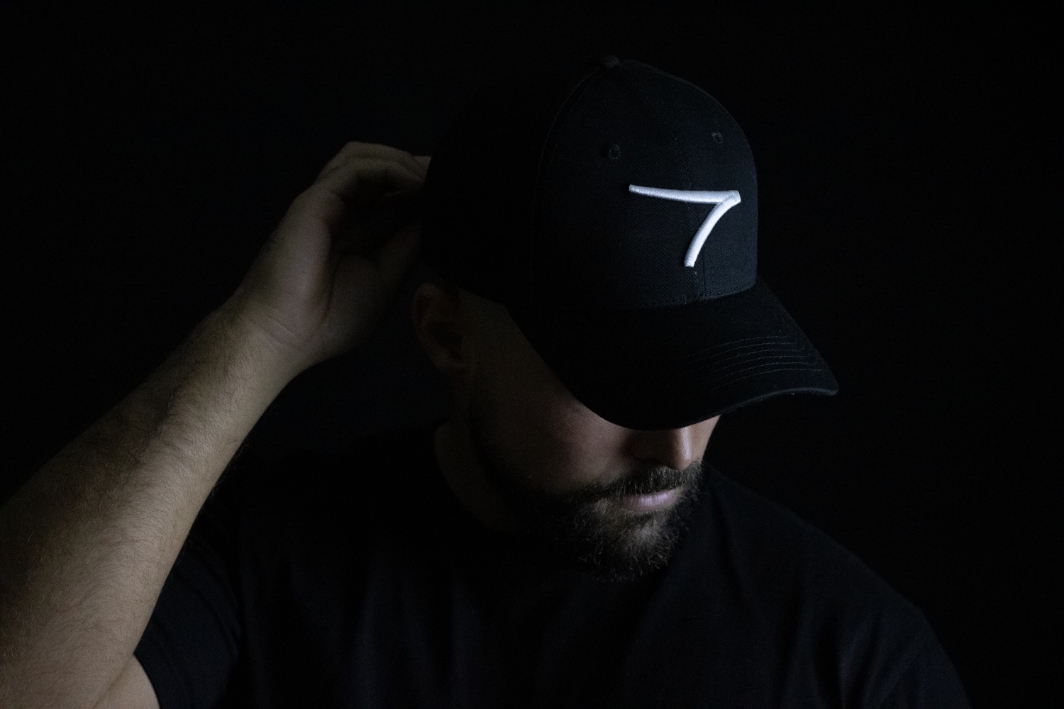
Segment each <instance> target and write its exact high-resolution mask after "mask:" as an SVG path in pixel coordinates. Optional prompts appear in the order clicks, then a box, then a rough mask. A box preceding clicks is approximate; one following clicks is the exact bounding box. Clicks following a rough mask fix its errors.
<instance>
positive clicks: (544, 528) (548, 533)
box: [468, 396, 703, 581]
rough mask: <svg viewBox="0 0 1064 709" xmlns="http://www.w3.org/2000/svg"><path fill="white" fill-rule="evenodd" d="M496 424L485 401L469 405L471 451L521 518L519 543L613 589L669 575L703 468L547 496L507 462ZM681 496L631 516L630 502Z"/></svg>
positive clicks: (648, 471) (636, 475)
mask: <svg viewBox="0 0 1064 709" xmlns="http://www.w3.org/2000/svg"><path fill="white" fill-rule="evenodd" d="M498 421H499V419H498V417H496V416H493V415H492V412H491V408H490V406H489V405H488V403H487V401H485V400H484V399H483V398H481V397H476V396H474V397H472V398H471V399H470V401H469V410H468V424H469V434H470V438H471V442H472V445H473V448H474V449H475V450H476V452H477V455H478V456H479V458H480V461H481V463H482V465H483V468H484V472H485V475H486V476H487V478H488V481H489V483H490V484H492V485H493V486H494V487H495V489H496V490H497V491H498V492H499V494H500V495H501V496H502V498H503V500H504V501H505V503H506V504H507V506H508V507H509V509H510V510H511V511H512V512H513V513H514V514H515V515H516V516H517V518H518V520H519V522H520V525H521V529H520V531H519V534H520V536H521V537H522V538H523V539H524V540H525V541H526V542H527V543H530V544H531V545H532V546H533V548H535V549H536V550H538V551H539V552H541V553H543V554H544V555H545V556H546V557H547V558H548V559H549V560H550V561H553V562H555V563H562V564H573V565H576V566H578V567H580V568H582V569H584V570H585V571H588V572H590V573H591V574H592V575H594V576H597V577H599V578H602V579H606V580H611V581H627V580H632V579H635V578H638V577H640V576H643V575H645V574H647V573H649V572H652V571H655V570H657V569H660V568H662V567H664V566H665V565H666V564H667V563H668V561H669V559H670V558H671V557H672V554H673V552H674V550H675V548H676V546H677V545H678V544H679V542H680V540H681V538H682V537H683V533H684V531H685V530H686V528H687V526H688V524H689V521H690V517H691V514H692V512H693V509H694V504H695V502H696V501H697V498H698V492H699V489H700V487H701V485H700V483H701V480H702V476H703V471H702V461H701V460H696V461H695V462H694V463H692V464H691V465H690V466H688V467H687V468H685V469H684V470H676V469H674V468H669V467H667V466H663V465H658V466H646V467H643V468H640V469H637V470H635V471H632V472H630V473H629V474H627V475H625V476H624V477H621V478H618V479H616V480H614V481H613V482H610V483H603V484H593V485H589V486H586V487H584V488H581V489H580V490H577V491H575V492H569V493H564V494H557V493H548V492H545V491H542V490H538V489H535V488H533V487H531V486H529V485H528V484H527V483H525V482H524V481H525V480H527V479H528V476H527V475H523V474H522V471H521V465H520V461H511V460H507V458H506V456H505V455H504V453H503V451H502V448H501V446H500V445H499V443H498V441H499V437H498V436H497V435H496V431H497V426H498ZM672 489H677V493H678V494H677V499H676V500H675V502H674V503H673V504H672V505H671V506H669V507H667V508H665V509H662V510H654V511H647V512H642V513H638V512H633V511H632V510H629V509H627V508H625V507H624V506H623V505H622V504H621V499H622V498H623V497H626V496H629V495H648V494H653V493H658V492H664V491H666V490H672Z"/></svg>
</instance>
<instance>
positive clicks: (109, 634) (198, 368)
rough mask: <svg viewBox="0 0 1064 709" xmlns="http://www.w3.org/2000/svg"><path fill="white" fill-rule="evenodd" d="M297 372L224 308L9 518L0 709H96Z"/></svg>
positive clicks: (47, 473) (2, 580) (1, 565)
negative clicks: (196, 524)
mask: <svg viewBox="0 0 1064 709" xmlns="http://www.w3.org/2000/svg"><path fill="white" fill-rule="evenodd" d="M295 373H296V372H295V371H293V368H292V365H291V364H290V363H289V362H288V361H286V359H285V356H284V354H283V353H282V352H280V351H278V349H277V348H276V346H275V344H274V343H272V342H271V341H270V339H269V338H268V337H264V336H262V335H261V334H259V333H258V332H257V331H256V329H255V328H254V327H251V326H249V325H246V324H245V323H244V322H243V321H242V320H241V319H240V318H238V317H236V316H235V315H234V314H233V310H232V309H230V308H223V309H221V310H219V311H217V312H215V313H213V314H212V315H210V316H209V317H208V318H207V319H205V320H204V322H203V323H201V324H200V326H199V327H198V328H197V329H196V330H195V331H194V332H193V334H192V335H191V336H190V337H189V338H188V339H187V340H186V341H185V342H184V343H183V344H182V346H181V347H180V348H179V349H178V350H177V351H176V352H175V353H174V354H173V355H172V356H171V357H170V358H169V359H168V360H167V361H166V362H165V363H164V364H163V365H162V367H160V368H159V369H158V370H157V371H156V372H155V373H154V374H153V375H152V376H151V377H150V378H149V380H148V381H146V382H145V383H144V384H143V385H141V386H140V387H138V388H137V389H136V390H135V391H134V392H133V393H132V394H130V395H129V396H128V397H127V398H126V399H125V400H123V401H122V402H121V403H120V404H119V405H118V406H116V407H115V408H114V409H112V410H111V411H110V412H108V413H107V414H106V415H105V416H104V417H103V418H101V419H100V420H99V421H98V422H97V423H96V424H94V425H93V426H92V427H91V428H90V429H88V430H87V431H86V432H85V433H83V434H82V435H81V436H79V437H78V438H77V439H76V440H75V441H74V442H72V443H71V444H70V445H69V446H67V447H66V448H64V449H63V450H62V451H61V452H60V453H59V454H58V455H56V456H55V458H53V459H52V460H51V461H49V463H48V464H47V465H45V466H44V468H42V469H41V470H40V471H39V472H38V473H37V474H36V475H34V476H33V477H32V478H31V479H30V480H29V481H28V482H27V484H26V485H25V486H23V488H22V489H21V490H20V491H19V492H18V493H17V494H16V495H15V496H14V497H13V498H12V499H11V500H10V501H8V503H7V504H5V505H4V507H3V508H2V509H0V705H2V706H5V707H6V706H30V705H33V703H34V702H40V703H41V704H42V705H45V704H46V705H51V706H78V705H81V704H82V703H85V704H88V705H91V704H92V703H93V702H94V701H95V699H96V698H98V697H99V696H100V695H102V694H103V692H104V691H105V690H106V689H107V687H108V686H109V685H110V683H111V682H112V681H113V680H114V678H115V677H116V676H117V675H118V673H119V671H120V670H121V669H122V667H124V665H125V663H126V662H127V661H128V660H129V657H130V656H131V655H132V652H133V649H134V648H135V646H136V643H137V641H138V640H139V638H140V635H141V633H142V632H143V630H144V627H145V625H146V624H147V621H148V618H149V616H150V615H151V611H152V608H153V607H154V605H155V602H156V599H157V598H158V595H159V592H160V590H161V588H162V585H163V582H164V581H165V579H166V576H167V574H168V573H169V570H170V568H171V566H172V565H173V563H174V560H175V559H176V557H177V553H178V551H179V550H180V548H181V545H182V544H183V543H184V540H185V538H186V536H187V534H188V531H189V528H190V527H191V525H192V522H193V521H194V519H195V517H196V514H197V513H198V511H199V509H200V507H201V506H202V504H203V502H204V501H205V500H206V498H207V496H208V494H209V493H210V491H211V489H212V487H213V486H214V484H215V483H216V482H217V480H218V477H219V476H220V475H221V473H222V471H223V470H224V468H225V466H226V465H227V463H228V462H229V460H230V459H231V458H232V456H233V454H234V453H235V452H236V450H237V448H238V447H239V445H240V444H241V442H242V441H243V439H244V437H245V436H246V435H247V433H248V432H249V431H250V430H251V427H252V426H253V425H254V424H255V421H256V420H257V419H258V418H259V416H260V415H261V414H262V412H263V411H264V410H265V408H266V407H267V406H268V405H269V403H270V401H271V400H272V399H273V398H274V397H275V396H276V394H277V393H278V392H279V391H280V389H281V388H282V387H283V386H284V384H285V383H286V382H287V381H288V380H289V379H290V378H291V376H293V375H294V374H295Z"/></svg>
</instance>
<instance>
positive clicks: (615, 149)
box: [606, 145, 621, 160]
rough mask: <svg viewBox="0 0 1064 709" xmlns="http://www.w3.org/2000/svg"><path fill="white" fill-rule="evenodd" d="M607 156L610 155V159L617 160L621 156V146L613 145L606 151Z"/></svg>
mask: <svg viewBox="0 0 1064 709" xmlns="http://www.w3.org/2000/svg"><path fill="white" fill-rule="evenodd" d="M606 157H608V158H609V159H610V160H616V159H617V158H619V157H621V146H619V145H611V146H610V147H609V150H608V151H607V152H606Z"/></svg>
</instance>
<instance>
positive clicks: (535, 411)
mask: <svg viewBox="0 0 1064 709" xmlns="http://www.w3.org/2000/svg"><path fill="white" fill-rule="evenodd" d="M485 303H486V302H481V303H479V304H478V305H479V306H480V308H483V309H487V313H486V314H485V313H484V312H481V313H479V315H480V316H481V317H486V318H487V321H486V322H487V327H486V328H485V329H483V330H481V331H480V332H478V333H477V342H476V345H475V352H474V366H473V367H471V370H470V376H469V378H468V380H467V382H466V385H465V387H464V389H465V391H464V396H462V395H461V394H462V393H463V392H460V397H459V399H460V406H462V408H464V414H465V419H466V423H467V427H468V430H469V438H470V443H471V446H472V448H473V449H474V452H475V455H476V457H477V458H478V459H479V463H480V467H481V469H482V471H483V474H484V477H485V478H486V480H487V482H488V483H489V484H490V485H491V486H493V487H494V489H495V491H496V492H497V493H498V495H499V496H500V497H501V498H502V500H503V501H504V503H505V505H506V507H507V508H508V511H509V512H510V513H511V514H512V515H513V516H514V517H515V518H516V519H517V521H518V525H519V527H520V529H521V531H522V532H523V533H524V534H525V535H526V536H528V537H530V538H532V539H535V540H538V541H541V542H544V543H545V544H547V545H548V546H549V548H551V549H553V550H554V552H556V553H557V554H560V555H561V556H563V557H564V558H567V559H569V560H572V561H576V562H578V563H580V564H582V565H584V566H587V567H590V568H591V569H593V570H595V571H597V572H599V573H602V574H604V575H606V576H609V577H613V578H631V577H634V576H638V575H640V574H642V573H645V572H646V571H649V570H652V569H655V568H659V567H661V566H662V565H664V564H665V562H666V561H668V559H669V556H670V555H671V552H672V551H673V548H674V547H675V545H676V543H677V542H678V540H679V537H680V533H681V531H682V529H683V527H684V524H685V521H686V517H687V513H689V512H690V508H691V503H692V502H693V501H694V499H695V497H696V495H697V491H698V487H699V482H700V479H701V476H702V465H701V463H702V455H703V453H704V451H705V448H706V445H707V444H708V442H709V438H710V435H711V434H712V432H713V428H714V426H715V425H716V423H717V420H718V418H719V417H715V418H712V419H709V420H706V421H703V422H700V423H698V424H694V425H692V426H688V427H686V428H683V429H675V430H669V431H636V430H633V429H628V428H623V427H621V426H617V425H615V424H613V423H610V422H609V421H606V420H605V419H603V418H601V417H599V416H598V415H596V414H595V413H594V412H592V411H591V410H590V409H588V408H587V407H585V406H584V405H583V404H581V403H580V402H579V401H577V400H576V398H575V397H573V395H572V394H570V393H569V391H568V389H566V388H565V386H564V385H562V383H561V382H560V381H558V379H557V378H556V377H555V376H554V375H553V373H551V371H550V370H549V369H548V368H547V366H546V364H545V363H544V362H543V360H542V359H541V358H540V357H539V355H538V354H537V353H536V352H535V350H534V349H532V347H531V345H530V344H529V343H528V341H527V340H526V339H525V338H524V336H523V335H522V334H521V332H520V330H519V329H518V328H517V326H516V325H515V324H514V323H513V321H512V319H510V317H509V315H508V314H506V313H505V310H502V311H501V312H500V311H499V309H498V306H494V304H485Z"/></svg>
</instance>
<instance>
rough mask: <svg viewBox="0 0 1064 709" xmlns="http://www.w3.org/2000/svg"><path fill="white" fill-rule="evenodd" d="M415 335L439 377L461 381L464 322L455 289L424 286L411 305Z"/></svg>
mask: <svg viewBox="0 0 1064 709" xmlns="http://www.w3.org/2000/svg"><path fill="white" fill-rule="evenodd" d="M411 313H412V315H413V318H414V331H415V332H416V333H417V338H418V340H420V341H421V346H422V347H424V348H425V352H426V353H427V354H428V356H429V359H430V360H432V363H433V364H434V365H435V366H436V369H438V370H439V371H440V372H441V373H443V374H446V375H447V376H449V377H451V378H452V379H455V378H462V377H464V375H465V374H466V373H467V372H468V369H469V361H468V359H469V352H468V349H467V348H468V344H469V343H467V342H465V339H466V338H467V337H468V336H469V334H470V333H468V332H466V329H467V328H466V325H467V323H466V322H465V318H463V317H462V315H463V313H462V312H461V300H460V296H459V292H458V289H457V288H455V287H454V286H451V285H449V284H447V283H443V282H431V281H428V282H425V283H422V284H421V286H420V287H419V288H418V289H417V291H416V292H415V293H414V300H413V302H412V303H411Z"/></svg>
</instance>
